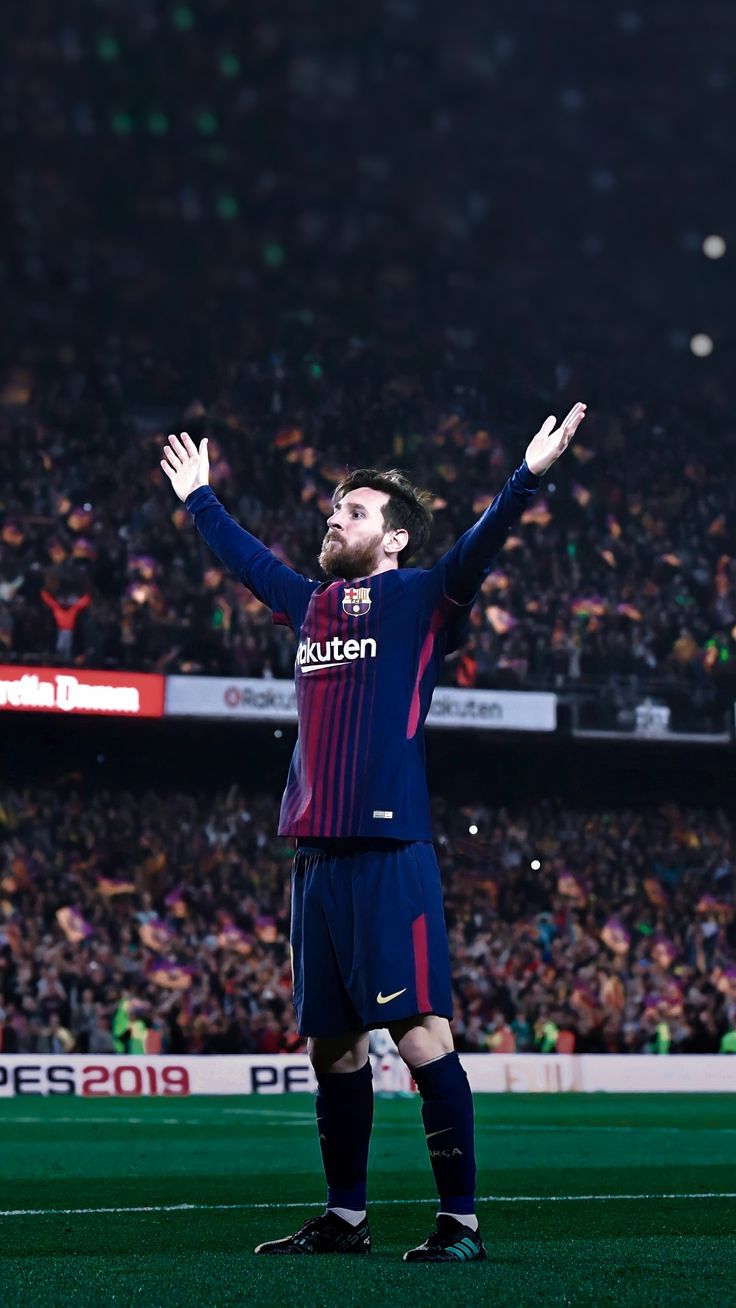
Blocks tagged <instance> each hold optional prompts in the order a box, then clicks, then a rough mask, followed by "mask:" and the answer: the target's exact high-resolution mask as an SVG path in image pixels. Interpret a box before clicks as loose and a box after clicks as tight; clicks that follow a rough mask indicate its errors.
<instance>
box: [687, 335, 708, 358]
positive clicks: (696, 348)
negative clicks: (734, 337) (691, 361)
mask: <svg viewBox="0 0 736 1308" xmlns="http://www.w3.org/2000/svg"><path fill="white" fill-rule="evenodd" d="M690 349H691V350H692V352H693V354H694V355H696V356H697V358H698V359H707V357H708V355H709V354H712V353H713V341H712V340H711V338H710V336H706V334H705V332H696V334H695V336H691V337H690Z"/></svg>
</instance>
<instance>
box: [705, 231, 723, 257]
mask: <svg viewBox="0 0 736 1308" xmlns="http://www.w3.org/2000/svg"><path fill="white" fill-rule="evenodd" d="M725 253H726V242H725V241H724V239H723V237H722V236H717V235H716V234H715V233H714V234H713V235H712V236H706V238H705V240H704V241H703V254H704V255H705V257H706V259H722V258H723V256H724V254H725Z"/></svg>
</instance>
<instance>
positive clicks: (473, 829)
mask: <svg viewBox="0 0 736 1308" xmlns="http://www.w3.org/2000/svg"><path fill="white" fill-rule="evenodd" d="M468 831H469V833H470V835H471V836H477V834H478V828H477V826H476V825H475V823H474V822H471V824H470V826H469V827H468Z"/></svg>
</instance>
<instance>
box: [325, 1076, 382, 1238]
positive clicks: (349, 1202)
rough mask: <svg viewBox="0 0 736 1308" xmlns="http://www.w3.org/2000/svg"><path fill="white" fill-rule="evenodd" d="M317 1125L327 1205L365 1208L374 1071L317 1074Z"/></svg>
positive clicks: (359, 1209) (356, 1209) (358, 1209)
mask: <svg viewBox="0 0 736 1308" xmlns="http://www.w3.org/2000/svg"><path fill="white" fill-rule="evenodd" d="M317 1086H318V1089H317V1128H318V1130H319V1144H320V1149H321V1150H322V1163H323V1166H324V1169H325V1176H326V1178H327V1207H328V1208H352V1209H355V1211H356V1212H360V1211H361V1210H362V1209H364V1208H365V1197H366V1176H367V1173H368V1144H369V1141H370V1138H371V1127H372V1126H373V1071H372V1068H371V1065H370V1062H367V1063H366V1064H365V1066H364V1067H361V1068H360V1071H358V1072H328V1073H327V1074H326V1075H324V1076H318V1077H317Z"/></svg>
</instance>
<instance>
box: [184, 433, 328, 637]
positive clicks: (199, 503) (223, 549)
mask: <svg viewBox="0 0 736 1308" xmlns="http://www.w3.org/2000/svg"><path fill="white" fill-rule="evenodd" d="M164 456H165V457H164V458H163V459H162V460H161V467H162V469H163V471H164V472H165V474H166V476H167V477H168V479H169V481H170V482H171V484H172V486H173V488H174V490H175V492H176V494H177V495H178V497H179V499H180V500H181V501H182V503H183V504H185V505H186V507H187V509H188V510H189V512H190V513H191V515H192V517H193V518H194V521H195V524H196V527H197V530H198V532H199V533H200V535H201V536H202V537H203V539H204V540H205V541H206V542H207V544H208V545H209V547H210V549H211V550H213V551H214V553H215V554H216V555H217V557H218V559H220V561H221V562H222V563H224V564H225V567H226V568H229V569H230V571H231V572H234V573H235V576H236V577H239V578H240V580H241V581H242V582H243V584H244V585H246V586H247V587H248V589H249V590H251V591H252V592H253V594H254V595H256V596H257V598H258V599H259V600H262V602H263V603H264V604H266V605H268V607H269V608H270V609H271V610H272V611H273V614H274V620H277V621H284V620H286V621H287V622H288V625H290V626H292V627H293V628H294V630H295V631H298V630H299V627H300V626H301V623H302V620H303V617H304V613H305V611H306V607H307V604H308V603H309V599H310V596H311V594H312V591H313V590H314V589H315V587H316V586H317V584H318V583H317V582H314V581H308V580H307V578H306V577H303V576H302V575H301V574H300V573H298V572H295V571H294V569H293V568H289V567H287V565H286V564H285V563H282V562H281V560H280V559H277V558H276V556H275V554H272V553H271V551H270V550H269V549H268V548H267V547H266V546H265V545H264V544H263V542H262V541H260V540H258V539H257V537H256V536H252V535H251V533H250V532H249V531H245V529H244V528H243V527H241V526H239V524H238V523H237V522H236V521H235V519H234V518H231V516H230V514H229V513H228V512H227V510H226V509H225V508H224V506H223V505H222V504H221V503H220V501H219V500H218V498H217V496H216V495H215V493H214V491H213V490H212V489H211V488H210V485H209V456H208V452H207V438H206V437H205V438H204V439H203V440H202V441H200V444H199V449H197V446H196V445H195V444H194V441H193V440H192V439H191V437H190V436H188V435H187V433H186V432H182V434H181V438H179V437H178V436H169V444H168V445H165V446H164Z"/></svg>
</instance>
